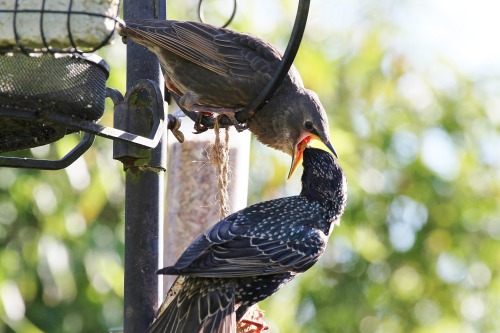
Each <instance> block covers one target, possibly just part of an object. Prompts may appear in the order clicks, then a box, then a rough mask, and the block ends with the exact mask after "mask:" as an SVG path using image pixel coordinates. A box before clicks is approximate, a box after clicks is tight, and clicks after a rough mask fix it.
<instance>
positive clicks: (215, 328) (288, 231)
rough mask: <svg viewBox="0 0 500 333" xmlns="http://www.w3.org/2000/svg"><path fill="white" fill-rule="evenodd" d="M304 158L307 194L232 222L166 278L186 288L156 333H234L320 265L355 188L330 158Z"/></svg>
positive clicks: (192, 248) (307, 153) (309, 153)
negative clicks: (256, 307) (254, 310)
mask: <svg viewBox="0 0 500 333" xmlns="http://www.w3.org/2000/svg"><path fill="white" fill-rule="evenodd" d="M303 156H304V159H303V166H304V172H303V174H302V191H301V192H300V195H298V196H292V197H287V198H281V199H276V200H271V201H265V202H261V203H258V204H255V205H252V206H249V207H247V208H245V209H243V210H241V211H239V212H236V213H234V214H232V215H229V216H228V217H226V218H225V219H223V220H222V221H220V222H218V223H217V224H215V225H214V226H213V227H211V228H210V229H209V230H208V231H206V232H205V233H203V234H202V235H200V236H198V238H196V239H195V240H194V241H193V242H192V243H191V245H189V247H188V248H187V249H186V250H185V251H184V253H183V254H182V255H181V257H180V258H179V259H178V260H177V262H176V263H175V264H174V265H173V266H169V267H165V268H163V269H160V270H159V271H158V273H161V274H169V275H181V276H182V278H183V279H184V281H183V284H182V286H181V287H180V290H178V291H177V294H176V295H175V297H173V299H171V300H170V303H168V304H165V306H163V307H162V308H163V309H164V311H163V312H161V313H160V314H159V316H158V318H157V319H156V321H155V322H154V323H153V324H152V326H151V327H150V328H149V330H148V331H147V332H148V333H160V332H169V333H180V332H197V333H214V332H216V333H227V332H234V331H235V325H236V321H239V320H240V319H241V318H242V317H243V315H244V314H245V312H246V311H247V310H248V308H249V307H250V306H252V305H253V304H255V303H257V302H259V301H261V300H263V299H265V298H267V297H268V296H270V295H272V294H273V293H275V292H276V291H277V290H278V289H280V288H281V287H282V286H283V285H284V284H285V283H287V282H288V281H290V280H292V279H293V278H294V277H295V276H296V275H297V274H299V273H302V272H305V271H306V270H308V269H309V268H310V267H311V266H312V265H314V264H315V263H316V262H317V261H318V259H319V257H320V256H321V255H322V253H323V252H324V251H325V247H326V243H327V240H328V236H329V235H330V233H331V231H332V228H333V225H334V224H338V223H339V220H340V216H341V215H342V213H343V211H344V207H345V204H346V190H347V182H346V179H345V177H344V174H343V172H342V169H341V168H340V167H339V166H338V164H337V163H336V162H335V159H334V158H333V156H332V155H331V154H329V153H328V152H326V151H323V150H320V149H317V148H305V150H304V152H303Z"/></svg>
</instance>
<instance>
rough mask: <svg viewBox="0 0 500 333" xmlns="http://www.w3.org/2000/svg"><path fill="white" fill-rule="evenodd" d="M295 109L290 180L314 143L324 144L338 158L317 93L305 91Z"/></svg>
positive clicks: (293, 113) (291, 120)
mask: <svg viewBox="0 0 500 333" xmlns="http://www.w3.org/2000/svg"><path fill="white" fill-rule="evenodd" d="M294 107H295V108H296V109H295V112H292V113H290V114H291V115H293V116H294V117H293V118H292V119H290V122H292V123H293V124H294V125H295V126H290V128H293V131H292V132H291V133H290V134H291V140H290V142H291V143H293V146H292V147H290V148H291V155H292V164H291V166H290V172H289V173H288V179H289V178H290V177H291V176H292V174H293V173H294V172H295V170H296V169H297V167H298V166H299V164H300V162H301V161H302V158H303V152H304V149H305V148H306V147H307V146H308V145H309V144H310V143H311V142H312V141H319V142H321V143H323V144H324V145H325V146H326V147H327V148H328V150H330V151H331V152H332V154H333V155H335V157H337V158H338V156H337V152H336V151H335V149H334V148H333V146H332V143H331V142H330V131H329V128H330V127H329V125H328V117H327V115H326V112H325V109H324V108H323V106H322V105H321V102H320V100H319V98H318V96H317V95H316V93H314V92H313V91H310V90H304V93H303V95H302V98H301V99H300V100H299V102H298V103H297V105H295V106H294Z"/></svg>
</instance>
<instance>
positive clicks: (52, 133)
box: [0, 54, 109, 153]
mask: <svg viewBox="0 0 500 333" xmlns="http://www.w3.org/2000/svg"><path fill="white" fill-rule="evenodd" d="M108 75H109V67H108V65H107V64H106V62H104V61H103V60H102V59H101V58H99V57H97V56H94V55H92V56H89V57H88V56H87V57H84V56H81V55H71V56H70V55H68V56H61V57H55V56H54V55H51V54H44V55H41V56H38V57H28V56H26V55H24V54H14V55H12V56H0V128H1V131H0V153H2V152H7V151H14V150H21V149H26V148H32V147H37V146H41V145H44V144H48V143H51V142H54V141H57V140H59V139H60V138H62V137H63V136H64V135H66V134H69V133H72V132H75V131H78V129H75V128H73V127H68V126H67V125H65V124H63V123H61V122H58V121H54V119H56V118H57V116H58V115H65V116H68V115H69V116H71V117H72V118H75V119H80V120H88V121H97V120H98V119H99V118H100V117H101V116H102V114H103V112H104V100H105V98H106V79H107V77H108Z"/></svg>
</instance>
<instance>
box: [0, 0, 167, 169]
mask: <svg viewBox="0 0 500 333" xmlns="http://www.w3.org/2000/svg"><path fill="white" fill-rule="evenodd" d="M119 4H120V1H119V0H78V1H76V0H75V1H74V0H41V1H31V0H0V153H5V152H11V151H16V150H22V149H27V148H33V147H37V146H41V145H45V144H49V143H52V142H55V141H57V140H59V139H61V138H62V137H64V136H65V135H66V134H70V133H74V132H78V131H83V132H85V134H84V135H83V137H82V141H81V142H80V144H79V145H78V146H77V147H75V149H73V150H72V151H71V152H70V153H69V154H68V155H67V156H65V157H64V158H63V159H62V160H59V161H46V160H31V159H20V158H15V157H6V156H0V166H12V167H28V168H40V169H60V168H63V167H65V166H67V165H69V164H70V163H72V161H74V160H75V159H76V158H78V157H79V156H81V154H83V152H85V151H86V150H87V149H88V148H89V147H90V146H91V145H92V143H93V140H94V136H95V135H100V136H104V137H107V138H111V139H113V140H120V141H127V142H131V143H134V144H136V145H139V146H141V147H145V148H154V147H155V146H156V145H157V143H158V141H159V139H160V137H161V133H160V132H162V128H163V127H162V126H161V125H162V122H163V119H164V113H163V105H162V100H161V92H160V91H159V89H158V87H157V86H156V85H155V84H154V83H153V82H150V81H148V80H144V81H145V82H139V83H138V84H137V85H136V87H135V88H133V89H131V91H129V92H127V95H126V96H125V100H124V99H123V97H122V95H121V94H120V93H119V92H118V91H116V90H114V89H110V88H106V80H107V78H108V76H109V66H108V64H107V63H106V62H105V61H104V60H102V59H101V58H99V57H98V56H96V55H95V54H92V53H91V52H94V51H96V50H97V49H99V48H100V47H102V46H104V45H106V44H108V42H109V40H110V39H111V37H112V36H113V33H114V27H115V21H116V17H117V15H118V10H119ZM143 91H147V92H148V94H149V98H148V100H150V104H151V105H150V106H151V107H150V108H149V109H148V110H147V111H145V112H146V113H147V117H148V119H150V127H151V132H150V133H149V136H148V134H147V133H146V135H145V137H144V136H140V135H134V134H131V133H128V132H126V131H124V130H122V129H124V127H123V126H120V123H119V119H118V121H117V119H116V118H117V113H118V114H119V113H123V112H125V111H124V110H123V109H124V108H127V107H129V106H128V105H127V106H125V104H126V101H127V100H128V98H129V97H131V96H132V95H134V94H135V95H137V94H140V93H141V92H143ZM135 95H134V96H135ZM142 95H143V94H142ZM151 96H152V98H151ZM106 97H111V98H112V100H113V102H114V104H115V127H118V128H122V129H115V128H109V127H106V126H102V125H99V124H98V123H97V121H98V120H99V119H100V118H101V117H102V115H103V113H104V106H105V98H106ZM132 107H133V106H132ZM118 118H119V117H118ZM125 127H126V126H125ZM52 162H53V163H52Z"/></svg>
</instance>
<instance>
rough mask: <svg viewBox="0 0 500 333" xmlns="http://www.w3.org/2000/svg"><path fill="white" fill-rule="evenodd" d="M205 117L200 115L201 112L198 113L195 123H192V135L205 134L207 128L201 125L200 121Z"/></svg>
mask: <svg viewBox="0 0 500 333" xmlns="http://www.w3.org/2000/svg"><path fill="white" fill-rule="evenodd" d="M205 116H206V115H205V114H203V113H201V112H199V113H198V117H197V118H196V121H195V122H194V134H200V133H203V132H206V131H207V130H208V127H207V126H205V125H203V124H202V123H201V120H202V119H203V117H205Z"/></svg>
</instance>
